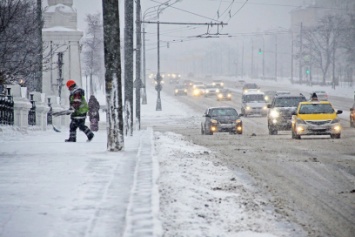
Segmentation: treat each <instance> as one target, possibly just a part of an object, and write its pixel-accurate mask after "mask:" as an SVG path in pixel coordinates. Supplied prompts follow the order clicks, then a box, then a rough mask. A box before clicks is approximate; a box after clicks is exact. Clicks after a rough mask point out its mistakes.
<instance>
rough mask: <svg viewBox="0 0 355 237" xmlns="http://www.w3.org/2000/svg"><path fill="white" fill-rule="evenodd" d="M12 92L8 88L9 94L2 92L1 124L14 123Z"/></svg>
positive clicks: (0, 102)
mask: <svg viewBox="0 0 355 237" xmlns="http://www.w3.org/2000/svg"><path fill="white" fill-rule="evenodd" d="M10 92H11V89H10V88H7V95H5V94H1V93H0V125H14V100H13V97H12V96H11V93H10Z"/></svg>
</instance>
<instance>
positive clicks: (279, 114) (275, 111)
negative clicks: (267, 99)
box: [267, 94, 307, 135]
mask: <svg viewBox="0 0 355 237" xmlns="http://www.w3.org/2000/svg"><path fill="white" fill-rule="evenodd" d="M306 100H307V99H306V97H305V96H304V95H302V94H299V95H291V94H282V95H276V96H275V97H274V99H273V100H272V102H271V104H269V105H268V108H269V111H268V113H267V121H268V128H269V134H270V135H276V134H277V133H278V131H287V130H291V127H292V126H291V125H292V124H291V120H292V113H294V112H295V111H296V108H297V106H298V104H299V103H300V102H302V101H306Z"/></svg>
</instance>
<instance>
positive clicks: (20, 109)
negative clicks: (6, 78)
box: [7, 85, 32, 129]
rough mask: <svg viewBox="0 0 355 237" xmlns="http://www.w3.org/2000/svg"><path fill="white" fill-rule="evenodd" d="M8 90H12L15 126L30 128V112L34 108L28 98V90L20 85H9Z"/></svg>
mask: <svg viewBox="0 0 355 237" xmlns="http://www.w3.org/2000/svg"><path fill="white" fill-rule="evenodd" d="M7 88H11V95H12V96H13V100H14V126H16V127H19V128H25V129H26V128H28V112H29V111H30V109H31V107H32V104H31V103H30V102H29V101H28V99H27V98H26V91H27V88H26V87H21V86H20V85H8V86H7ZM21 91H22V93H21Z"/></svg>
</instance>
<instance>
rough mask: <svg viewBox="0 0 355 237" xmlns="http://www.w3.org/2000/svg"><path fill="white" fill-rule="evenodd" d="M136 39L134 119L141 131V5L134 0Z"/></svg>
mask: <svg viewBox="0 0 355 237" xmlns="http://www.w3.org/2000/svg"><path fill="white" fill-rule="evenodd" d="M136 1H137V2H136V37H137V46H136V83H135V85H136V119H137V122H138V124H137V126H138V130H140V129H141V104H140V103H141V87H142V80H141V46H142V38H141V36H142V35H141V19H140V17H141V3H140V0H136Z"/></svg>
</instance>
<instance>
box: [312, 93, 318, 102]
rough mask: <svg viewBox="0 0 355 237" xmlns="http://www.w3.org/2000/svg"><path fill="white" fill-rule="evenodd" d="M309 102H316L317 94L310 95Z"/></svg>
mask: <svg viewBox="0 0 355 237" xmlns="http://www.w3.org/2000/svg"><path fill="white" fill-rule="evenodd" d="M311 101H318V96H317V93H315V92H313V94H312V95H311Z"/></svg>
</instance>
